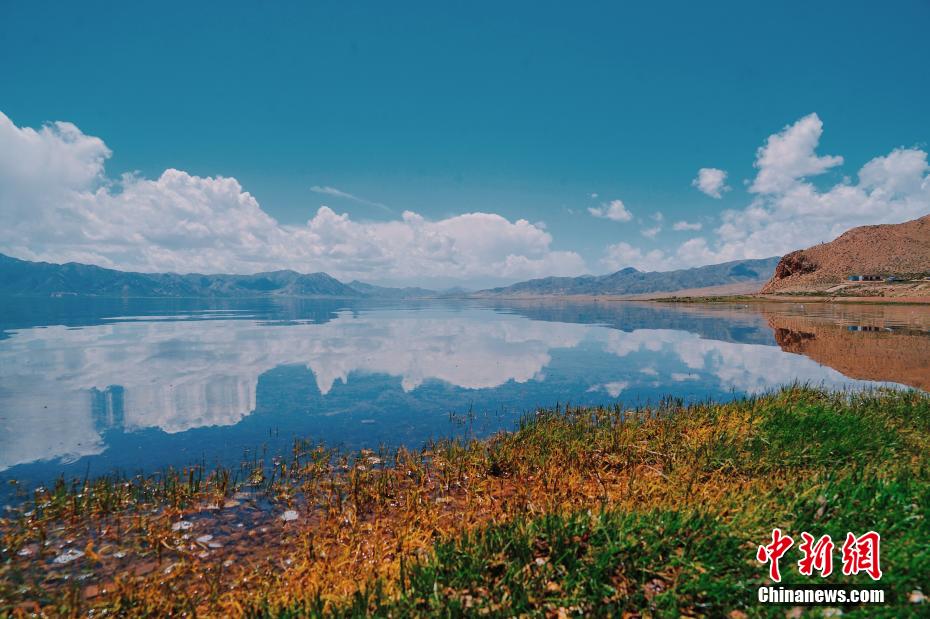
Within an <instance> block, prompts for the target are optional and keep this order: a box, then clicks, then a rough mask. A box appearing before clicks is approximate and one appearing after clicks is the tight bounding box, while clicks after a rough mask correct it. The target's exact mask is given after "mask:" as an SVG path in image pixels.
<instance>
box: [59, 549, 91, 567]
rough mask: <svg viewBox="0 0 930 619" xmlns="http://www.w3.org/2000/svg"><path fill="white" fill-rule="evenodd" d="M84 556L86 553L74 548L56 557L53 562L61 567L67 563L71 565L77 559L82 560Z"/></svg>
mask: <svg viewBox="0 0 930 619" xmlns="http://www.w3.org/2000/svg"><path fill="white" fill-rule="evenodd" d="M83 556H84V553H83V552H82V551H80V550H75V549H74V548H69V549H68V550H66V551H64V552H63V553H61V554H60V555H58V556H57V557H55V558H54V559H53V560H52V562H53V563H57V564H59V565H63V564H65V563H71V562H72V561H74V560H75V559H80V558H81V557H83Z"/></svg>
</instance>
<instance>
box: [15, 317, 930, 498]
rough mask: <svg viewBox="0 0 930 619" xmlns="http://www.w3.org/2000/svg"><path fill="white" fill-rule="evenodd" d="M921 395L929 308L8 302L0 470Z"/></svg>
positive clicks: (65, 470)
mask: <svg viewBox="0 0 930 619" xmlns="http://www.w3.org/2000/svg"><path fill="white" fill-rule="evenodd" d="M794 381H803V382H809V383H812V384H817V385H825V386H828V387H833V388H853V389H858V388H862V387H867V386H871V385H878V384H900V385H905V386H910V387H916V388H921V389H925V390H927V389H930V307H927V306H878V305H859V306H854V305H845V306H841V305H818V304H808V305H803V304H771V305H760V304H750V305H690V304H687V305H686V304H680V305H676V304H669V305H660V304H647V303H627V302H598V303H593V302H591V303H571V302H510V303H503V302H502V303H497V304H490V303H484V302H472V301H444V302H421V303H392V304H377V303H371V302H352V301H310V300H298V299H261V300H245V301H223V302H213V303H211V302H204V301H192V300H104V299H90V300H88V299H7V300H4V301H3V309H2V310H0V478H17V479H20V480H22V481H24V482H26V485H29V484H36V483H40V482H43V481H47V480H49V479H51V478H53V477H56V476H57V475H59V474H65V475H66V476H75V477H82V476H84V475H87V474H90V475H97V474H104V473H109V472H112V471H114V470H122V471H124V472H127V473H135V472H139V471H146V472H151V471H155V470H159V469H161V468H163V467H165V466H168V465H174V466H183V465H187V464H191V463H195V462H196V463H206V464H207V465H212V464H215V463H223V464H226V465H235V464H236V463H238V462H240V461H242V459H243V458H245V457H253V456H254V455H255V454H262V453H275V452H282V451H286V450H287V448H288V446H289V445H290V444H291V442H292V440H293V438H294V437H298V436H299V437H306V438H310V439H312V440H314V441H324V442H326V443H327V444H329V445H333V446H342V447H346V448H359V447H363V446H364V447H377V446H378V445H386V446H389V447H395V446H399V445H407V446H415V447H416V446H420V445H422V444H423V443H424V442H425V441H427V440H428V439H430V438H437V437H442V436H449V435H462V434H470V435H484V434H488V433H491V432H494V431H496V430H498V429H501V428H509V427H512V426H513V424H514V423H515V421H516V420H517V419H518V418H519V417H520V416H521V415H522V414H523V413H525V412H527V411H532V410H533V409H535V408H537V407H549V406H554V405H556V404H564V403H566V402H570V403H572V404H608V403H613V402H617V401H622V402H623V403H624V404H627V405H638V404H645V403H649V402H656V401H658V400H659V399H661V398H663V397H665V396H674V397H679V398H682V399H684V400H685V401H695V400H703V399H707V398H714V399H729V398H733V397H738V396H741V395H745V394H755V393H761V392H764V391H767V390H770V389H773V388H776V387H778V386H780V385H783V384H786V383H791V382H794Z"/></svg>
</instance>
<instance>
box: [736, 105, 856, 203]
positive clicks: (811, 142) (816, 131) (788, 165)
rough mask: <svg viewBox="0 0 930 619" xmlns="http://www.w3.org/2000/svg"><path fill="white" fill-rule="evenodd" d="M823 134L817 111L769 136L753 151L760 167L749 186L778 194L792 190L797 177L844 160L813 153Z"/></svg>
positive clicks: (752, 189)
mask: <svg viewBox="0 0 930 619" xmlns="http://www.w3.org/2000/svg"><path fill="white" fill-rule="evenodd" d="M821 134H823V122H821V120H820V117H819V116H817V114H808V115H807V116H805V117H804V118H802V119H800V120H798V121H797V122H795V123H794V124H793V125H788V126H787V127H785V128H784V129H782V130H781V132H780V133H776V134H774V135H770V136H769V138H768V140H766V142H765V145H764V146H760V147H759V150H758V151H757V153H756V163H755V167H756V168H757V169H758V170H759V173H758V174H757V175H756V180H754V181H753V183H752V186H751V187H750V188H749V190H750V191H752V192H754V193H763V194H765V193H769V194H777V193H784V192H785V191H788V190H789V189H791V188H792V187H793V186H794V185H795V184H796V183H797V182H798V180H799V179H802V178H804V177H807V176H814V175H816V174H821V173H822V172H825V171H827V170H829V169H830V168H832V167H835V166H838V165H840V164H842V163H843V158H842V157H831V156H825V157H819V156H817V154H816V153H815V152H814V150H815V149H816V148H817V145H818V144H819V143H820V136H821Z"/></svg>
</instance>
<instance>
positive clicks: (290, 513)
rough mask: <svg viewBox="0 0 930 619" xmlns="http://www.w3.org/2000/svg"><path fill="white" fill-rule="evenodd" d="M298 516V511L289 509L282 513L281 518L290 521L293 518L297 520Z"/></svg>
mask: <svg viewBox="0 0 930 619" xmlns="http://www.w3.org/2000/svg"><path fill="white" fill-rule="evenodd" d="M297 518H298V515H297V512H296V511H295V510H293V509H289V510H287V511H286V512H284V513H283V514H281V520H283V521H284V522H290V521H291V520H297ZM263 532H264V531H263Z"/></svg>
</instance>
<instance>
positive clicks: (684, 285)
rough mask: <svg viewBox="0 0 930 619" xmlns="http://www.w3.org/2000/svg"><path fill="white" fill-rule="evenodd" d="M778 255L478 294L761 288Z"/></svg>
mask: <svg viewBox="0 0 930 619" xmlns="http://www.w3.org/2000/svg"><path fill="white" fill-rule="evenodd" d="M778 260H779V258H777V257H774V258H763V259H760V260H735V261H732V262H724V263H723V264H712V265H708V266H703V267H696V268H693V269H679V270H677V271H649V272H643V271H638V270H636V269H634V268H633V267H627V268H625V269H621V270H620V271H617V272H616V273H611V274H610V275H583V276H581V277H544V278H542V279H531V280H529V281H526V282H520V283H518V284H514V285H512V286H506V287H503V288H492V289H490V290H482V291H480V292H477V293H475V295H474V296H481V297H497V296H512V297H521V296H523V297H531V296H543V295H614V296H629V295H643V294H652V293H660V292H661V293H664V292H675V291H678V290H693V289H696V288H710V287H713V286H724V285H727V284H738V283H756V282H758V284H759V286H760V287H761V286H762V284H763V283H765V281H766V280H768V279H769V278H770V277H771V276H772V273H773V272H774V271H775V265H776V264H777V263H778Z"/></svg>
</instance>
